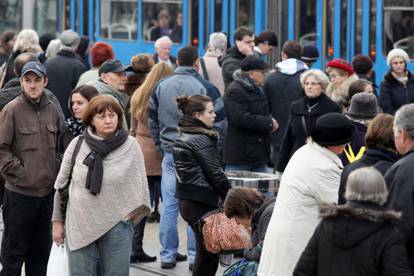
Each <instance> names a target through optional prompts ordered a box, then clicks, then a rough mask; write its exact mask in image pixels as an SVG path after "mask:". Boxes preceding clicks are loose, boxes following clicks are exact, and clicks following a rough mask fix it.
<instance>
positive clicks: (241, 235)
mask: <svg viewBox="0 0 414 276" xmlns="http://www.w3.org/2000/svg"><path fill="white" fill-rule="evenodd" d="M201 220H202V221H201V227H202V233H203V240H204V246H205V248H206V249H207V251H209V252H211V253H213V254H217V253H234V252H239V251H242V250H243V249H245V248H250V247H251V246H252V243H251V239H250V232H249V231H248V230H247V229H246V228H245V227H244V226H242V225H240V224H237V223H236V221H235V220H234V219H229V218H228V217H226V215H225V214H224V212H223V210H221V209H217V210H214V211H211V212H209V213H207V214H205V215H204V216H203V218H202V219H201Z"/></svg>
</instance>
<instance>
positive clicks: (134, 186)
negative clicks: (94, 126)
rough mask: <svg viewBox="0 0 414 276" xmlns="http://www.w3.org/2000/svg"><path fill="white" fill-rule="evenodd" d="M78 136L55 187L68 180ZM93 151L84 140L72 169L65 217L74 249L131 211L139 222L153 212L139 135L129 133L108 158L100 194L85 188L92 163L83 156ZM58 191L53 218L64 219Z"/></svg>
mask: <svg viewBox="0 0 414 276" xmlns="http://www.w3.org/2000/svg"><path fill="white" fill-rule="evenodd" d="M88 131H89V130H88ZM91 135H93V134H91ZM78 139H79V136H78V137H76V138H74V139H73V140H72V142H71V143H70V144H69V146H68V148H67V149H66V151H65V155H64V156H63V161H62V166H61V168H60V171H59V175H58V177H57V179H56V182H55V189H59V188H61V187H63V186H64V185H65V183H66V182H67V180H68V177H69V172H70V165H71V159H72V154H73V151H74V148H75V145H76V143H77V141H78ZM97 139H99V138H97ZM90 152H91V148H90V147H89V146H88V145H87V143H86V142H85V141H83V142H82V145H81V147H80V149H79V153H78V155H77V156H76V162H75V165H74V167H73V171H72V181H71V184H70V186H69V201H68V206H67V211H66V221H65V232H66V233H65V234H66V239H67V244H68V247H69V249H70V250H77V249H80V248H82V247H84V246H87V245H89V244H91V243H93V242H94V241H96V240H97V239H99V238H100V237H102V236H103V235H104V234H105V233H106V232H108V231H109V230H110V229H111V228H112V227H114V226H115V225H116V224H117V223H119V222H120V221H123V220H125V219H126V218H127V216H128V215H132V216H133V217H134V220H135V222H138V221H139V220H140V219H142V218H143V217H144V216H146V215H148V214H149V212H150V203H149V191H148V183H147V178H146V176H145V167H144V159H143V157H142V153H141V149H140V147H139V145H138V143H137V141H136V140H135V138H133V137H131V136H129V137H128V139H127V140H126V141H125V142H124V143H123V144H122V145H121V146H120V147H118V148H117V149H115V150H114V151H112V152H110V153H109V154H108V155H107V156H106V157H105V158H104V160H103V172H104V173H103V179H102V188H101V191H100V193H99V194H97V195H93V194H91V193H90V192H89V190H88V189H86V188H85V181H86V176H87V173H88V167H87V166H86V165H85V164H83V160H85V158H86V156H87V155H88V154H89V153H90ZM58 194H59V193H56V194H55V201H56V202H55V204H54V208H53V218H52V220H53V221H61V220H62V214H61V211H60V206H59V204H57V202H59V200H56V196H57V195H58Z"/></svg>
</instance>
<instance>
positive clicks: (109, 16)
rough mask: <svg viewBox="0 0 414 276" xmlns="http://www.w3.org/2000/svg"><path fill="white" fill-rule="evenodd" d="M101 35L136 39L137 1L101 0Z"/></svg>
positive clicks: (111, 37) (112, 37)
mask: <svg viewBox="0 0 414 276" xmlns="http://www.w3.org/2000/svg"><path fill="white" fill-rule="evenodd" d="M101 36H102V37H106V38H110V39H123V40H136V39H137V1H135V0H134V1H132V0H131V1H112V0H111V1H101Z"/></svg>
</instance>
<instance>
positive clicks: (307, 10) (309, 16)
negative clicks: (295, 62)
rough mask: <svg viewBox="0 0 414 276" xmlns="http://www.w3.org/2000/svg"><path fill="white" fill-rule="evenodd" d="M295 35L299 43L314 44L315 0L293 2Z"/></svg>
mask: <svg viewBox="0 0 414 276" xmlns="http://www.w3.org/2000/svg"><path fill="white" fill-rule="evenodd" d="M295 8H296V12H295V14H296V18H295V21H296V23H295V26H296V30H295V35H296V39H297V40H298V41H299V43H300V44H301V45H306V44H316V0H308V1H302V0H297V1H296V3H295Z"/></svg>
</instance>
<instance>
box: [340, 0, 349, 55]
mask: <svg viewBox="0 0 414 276" xmlns="http://www.w3.org/2000/svg"><path fill="white" fill-rule="evenodd" d="M347 7H348V4H347V2H346V1H342V5H341V44H340V47H341V51H340V53H341V58H344V59H346V54H347V50H348V47H347V44H346V33H347V24H346V22H347Z"/></svg>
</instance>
